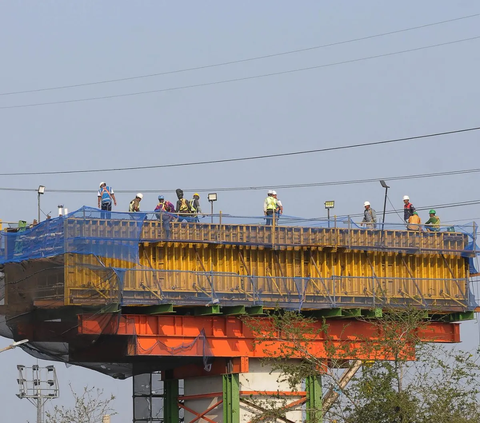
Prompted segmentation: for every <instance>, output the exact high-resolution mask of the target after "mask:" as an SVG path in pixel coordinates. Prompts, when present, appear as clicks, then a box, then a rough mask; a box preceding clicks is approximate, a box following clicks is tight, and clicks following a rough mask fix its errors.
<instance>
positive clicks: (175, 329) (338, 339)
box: [78, 314, 460, 359]
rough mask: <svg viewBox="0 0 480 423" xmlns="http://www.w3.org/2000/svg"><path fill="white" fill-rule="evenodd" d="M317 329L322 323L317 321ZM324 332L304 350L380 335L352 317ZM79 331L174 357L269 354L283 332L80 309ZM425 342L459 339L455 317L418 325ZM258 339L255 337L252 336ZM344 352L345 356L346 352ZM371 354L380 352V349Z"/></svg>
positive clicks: (230, 321) (355, 343) (216, 319)
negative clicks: (266, 336)
mask: <svg viewBox="0 0 480 423" xmlns="http://www.w3.org/2000/svg"><path fill="white" fill-rule="evenodd" d="M258 319H263V322H265V328H266V329H268V325H269V324H271V320H270V319H269V318H267V317H259V318H258ZM317 325H318V329H319V330H320V329H321V328H322V327H324V324H323V322H321V321H319V322H318V323H317ZM327 325H328V329H327V334H324V333H321V334H320V335H319V336H316V337H314V338H312V339H310V340H309V342H308V346H307V348H308V352H309V353H310V354H313V355H315V356H316V357H318V358H328V355H327V351H326V349H325V343H326V341H327V340H328V342H329V343H330V344H331V345H334V346H335V348H338V349H340V350H341V349H342V347H344V346H345V347H347V348H350V350H351V351H355V350H356V349H357V350H361V348H360V347H361V344H362V342H364V341H363V340H364V339H370V340H375V339H378V332H377V328H376V326H375V325H373V324H372V323H369V322H368V321H360V320H355V319H339V320H333V319H330V320H328V321H327ZM78 331H79V334H83V335H101V334H104V335H117V336H129V348H128V353H127V355H128V356H130V357H139V356H169V357H172V356H176V357H205V356H209V357H228V358H235V357H250V358H264V357H271V356H272V354H275V352H276V351H278V348H279V347H280V346H281V345H285V341H284V340H282V334H281V333H278V336H275V337H274V338H273V337H272V338H271V339H270V340H269V341H265V342H261V343H259V342H258V338H256V336H255V334H254V333H253V332H252V330H251V329H250V328H249V327H248V326H247V325H246V324H245V323H244V322H243V321H242V319H239V318H237V317H233V316H172V315H157V316H152V315H136V314H135V315H120V316H115V317H114V316H113V315H112V316H110V315H107V316H106V315H101V316H99V315H80V316H79V326H78ZM418 336H419V337H420V339H421V340H422V341H424V342H442V343H453V342H460V325H459V323H445V322H431V323H429V324H428V325H427V326H425V327H422V328H421V329H418ZM256 339H257V341H256ZM344 358H348V357H344ZM351 358H357V359H369V358H372V356H371V355H368V354H366V355H361V356H359V355H358V354H357V355H356V356H355V357H351ZM374 358H377V359H378V358H380V357H379V355H378V354H376V355H375V357H374Z"/></svg>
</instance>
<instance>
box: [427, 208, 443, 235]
mask: <svg viewBox="0 0 480 423" xmlns="http://www.w3.org/2000/svg"><path fill="white" fill-rule="evenodd" d="M428 214H429V215H430V219H428V220H427V221H426V222H425V228H426V229H427V230H429V231H432V232H438V231H440V218H439V217H438V216H437V212H436V211H435V210H430V211H429V212H428Z"/></svg>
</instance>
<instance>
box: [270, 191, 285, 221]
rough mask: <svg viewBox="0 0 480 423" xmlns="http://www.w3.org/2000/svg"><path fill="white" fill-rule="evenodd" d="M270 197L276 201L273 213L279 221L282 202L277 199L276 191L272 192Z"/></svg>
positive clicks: (281, 212)
mask: <svg viewBox="0 0 480 423" xmlns="http://www.w3.org/2000/svg"><path fill="white" fill-rule="evenodd" d="M272 195H273V197H274V198H275V200H277V211H276V212H275V217H276V218H277V221H278V219H280V216H281V215H282V214H283V204H282V202H281V201H280V200H279V199H278V195H277V191H272Z"/></svg>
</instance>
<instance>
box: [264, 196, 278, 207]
mask: <svg viewBox="0 0 480 423" xmlns="http://www.w3.org/2000/svg"><path fill="white" fill-rule="evenodd" d="M265 201H266V202H267V210H277V200H275V198H273V197H267V199H266V200H265Z"/></svg>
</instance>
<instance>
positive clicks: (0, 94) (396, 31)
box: [0, 13, 480, 96]
mask: <svg viewBox="0 0 480 423" xmlns="http://www.w3.org/2000/svg"><path fill="white" fill-rule="evenodd" d="M478 16H480V13H476V14H473V15H467V16H460V17H458V18H453V19H447V20H444V21H438V22H432V23H428V24H424V25H418V26H413V27H409V28H404V29H399V30H395V31H389V32H382V33H379V34H373V35H367V36H365V37H359V38H353V39H349V40H343V41H337V42H333V43H329V44H320V45H317V46H312V47H305V48H300V49H295V50H288V51H283V52H279V53H272V54H265V55H262V56H254V57H248V58H245V59H239V60H230V61H226V62H220V63H214V64H209V65H202V66H194V67H189V68H183V69H175V70H171V71H165V72H157V73H150V74H145V75H136V76H128V77H124V78H116V79H105V80H100V81H92V82H84V83H77V84H70V85H60V86H55V87H46V88H36V89H31V90H22V91H10V92H3V93H0V96H10V95H16V94H28V93H37V92H44V91H54V90H63V89H68V88H79V87H87V86H92V85H101V84H110V83H115V82H125V81H132V80H135V79H144V78H153V77H157V76H164V75H171V74H176V73H183V72H191V71H196V70H203V69H211V68H216V67H221V66H228V65H234V64H238V63H246V62H253V61H256V60H263V59H270V58H272V57H279V56H286V55H290V54H296V53H302V52H306V51H312V50H318V49H322V48H326V47H334V46H338V45H344V44H350V43H355V42H358V41H365V40H370V39H373V38H379V37H384V36H387V35H393V34H399V33H402V32H408V31H414V30H417V29H423V28H427V27H432V26H437V25H443V24H446V23H450V22H455V21H460V20H464V19H471V18H476V17H478Z"/></svg>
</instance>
